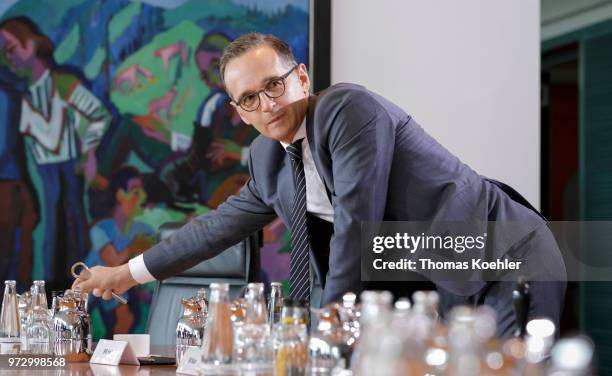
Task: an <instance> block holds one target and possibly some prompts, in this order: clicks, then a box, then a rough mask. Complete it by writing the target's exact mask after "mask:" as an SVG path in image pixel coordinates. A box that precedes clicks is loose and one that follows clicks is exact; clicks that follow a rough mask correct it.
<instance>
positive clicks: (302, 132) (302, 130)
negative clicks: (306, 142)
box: [280, 116, 306, 150]
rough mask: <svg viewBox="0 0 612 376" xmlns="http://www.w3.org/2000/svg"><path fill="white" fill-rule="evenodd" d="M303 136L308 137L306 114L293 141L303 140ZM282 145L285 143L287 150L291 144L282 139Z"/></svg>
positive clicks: (284, 146)
mask: <svg viewBox="0 0 612 376" xmlns="http://www.w3.org/2000/svg"><path fill="white" fill-rule="evenodd" d="M302 138H304V139H305V138H306V116H304V120H302V124H300V128H299V129H298V131H297V132H296V133H295V135H294V136H293V141H291V142H292V143H293V142H296V141H297V140H301V139H302ZM280 143H281V145H283V148H285V150H286V149H287V147H288V146H289V144H287V143H285V142H282V141H280Z"/></svg>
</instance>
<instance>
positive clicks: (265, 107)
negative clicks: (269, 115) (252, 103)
mask: <svg viewBox="0 0 612 376" xmlns="http://www.w3.org/2000/svg"><path fill="white" fill-rule="evenodd" d="M259 100H260V101H261V102H260V104H259V105H260V106H261V110H262V111H263V112H270V111H272V110H273V109H274V107H276V99H274V98H270V97H268V96H267V95H266V94H265V93H264V92H261V93H259Z"/></svg>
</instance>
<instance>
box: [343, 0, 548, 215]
mask: <svg viewBox="0 0 612 376" xmlns="http://www.w3.org/2000/svg"><path fill="white" fill-rule="evenodd" d="M539 17H540V5H539V2H538V1H532V0H519V1H517V0H495V1H491V0H461V1H457V0H379V1H373V0H332V56H331V59H332V64H331V67H332V68H331V79H332V82H333V83H336V82H345V81H348V82H355V83H360V84H363V85H365V86H367V87H368V88H370V89H371V90H373V91H376V92H378V93H380V94H382V95H384V96H386V97H388V98H389V99H391V100H392V101H394V102H395V103H397V104H398V105H400V106H401V107H403V108H404V109H405V110H406V111H407V112H408V113H410V114H411V115H413V117H414V118H415V119H416V120H417V122H419V123H420V124H421V125H422V126H423V127H424V128H425V129H426V131H428V132H429V133H430V134H432V135H433V136H434V137H435V138H437V139H438V141H440V142H441V143H442V144H443V145H445V146H446V147H447V148H448V149H450V150H451V151H452V152H453V153H454V154H456V155H457V156H458V157H459V158H461V159H462V160H463V161H464V162H466V163H467V164H469V165H470V166H471V167H472V168H474V169H475V170H476V171H478V172H479V173H481V174H483V175H487V176H490V177H493V178H497V179H499V180H502V181H505V182H507V183H508V184H511V185H512V186H514V187H515V188H516V189H517V190H519V191H520V192H521V193H523V195H524V196H525V197H526V198H527V199H528V200H529V201H530V202H531V203H533V204H534V206H536V207H539V202H540V200H539V195H540V193H539V192H540V191H539V190H540V119H539V116H540V96H539V90H540V84H539V82H540V73H539V69H540V67H539V64H540V57H539V54H540V34H539V26H540V18H539Z"/></svg>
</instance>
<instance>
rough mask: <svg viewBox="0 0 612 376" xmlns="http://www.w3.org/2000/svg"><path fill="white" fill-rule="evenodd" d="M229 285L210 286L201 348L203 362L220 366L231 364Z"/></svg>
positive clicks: (231, 341)
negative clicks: (208, 304)
mask: <svg viewBox="0 0 612 376" xmlns="http://www.w3.org/2000/svg"><path fill="white" fill-rule="evenodd" d="M230 314H231V313H230V302H229V285H228V284H227V283H211V284H210V306H209V308H208V317H207V319H206V330H205V332H204V339H203V343H202V348H203V350H204V355H203V361H204V362H205V363H208V364H214V365H221V364H230V363H232V353H233V329H232V321H231V318H230Z"/></svg>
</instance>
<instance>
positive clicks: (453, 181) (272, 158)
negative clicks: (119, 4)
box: [75, 33, 565, 335]
mask: <svg viewBox="0 0 612 376" xmlns="http://www.w3.org/2000/svg"><path fill="white" fill-rule="evenodd" d="M221 76H222V78H223V80H224V83H225V86H226V90H227V92H228V95H229V96H230V97H231V98H232V105H234V106H235V108H236V109H237V111H238V113H239V114H240V116H241V117H242V120H243V121H244V122H245V123H247V124H251V125H252V126H254V127H255V128H256V129H257V130H258V131H259V132H260V133H261V135H260V136H259V137H258V138H257V139H255V141H254V142H253V143H252V145H251V149H250V157H249V168H250V176H251V179H250V180H249V181H248V182H247V184H246V185H245V186H244V187H243V188H242V189H241V191H240V195H239V196H234V197H230V198H229V199H228V200H227V201H226V202H225V203H223V204H222V205H220V206H219V207H218V208H217V209H216V210H214V211H212V212H210V213H208V214H206V215H203V216H200V217H198V218H195V219H193V220H192V221H190V222H189V223H188V224H186V225H185V226H184V227H183V228H182V229H181V230H179V231H178V232H176V233H175V234H174V235H173V236H171V237H170V238H169V239H167V240H165V241H163V242H161V243H159V244H157V245H155V246H154V247H152V248H151V249H149V250H148V251H146V252H145V253H144V254H142V255H141V256H139V257H137V258H135V259H132V260H131V261H130V262H129V264H126V265H122V266H119V267H115V268H93V269H92V276H91V278H90V279H88V280H86V281H79V280H77V282H76V283H75V285H80V286H81V288H82V289H83V290H84V291H92V290H93V293H94V295H96V296H102V297H104V298H105V299H110V297H111V295H110V293H111V291H113V290H114V291H115V292H117V293H122V292H124V291H125V290H127V289H129V288H130V287H132V286H134V285H136V284H137V283H144V282H147V281H151V280H155V279H158V280H161V279H164V278H167V277H169V276H171V275H173V274H176V273H178V272H180V271H182V270H185V269H187V268H189V267H192V266H194V265H196V264H197V263H199V262H201V261H202V260H205V259H208V258H211V257H213V256H215V255H217V254H218V253H220V252H222V251H223V250H224V249H226V248H228V247H229V246H231V245H233V244H235V243H237V242H239V241H240V240H242V239H244V238H245V237H247V236H248V235H249V234H252V233H253V232H255V231H258V230H259V229H261V228H262V227H263V226H265V225H266V224H267V223H269V222H270V221H272V220H273V219H274V218H276V217H277V216H278V217H280V218H281V219H282V220H283V222H284V223H285V224H286V225H287V226H288V227H289V228H290V229H291V232H292V234H293V238H292V254H291V274H290V276H289V277H290V287H291V294H292V296H294V297H295V298H298V299H307V300H309V301H310V302H311V305H313V306H320V305H325V304H328V303H331V302H334V301H338V300H339V299H340V298H341V296H342V294H344V293H345V292H348V291H353V292H357V293H359V292H360V291H361V290H363V289H364V288H369V287H372V286H371V285H368V284H367V282H362V280H361V273H360V271H361V254H360V249H361V244H360V242H361V225H362V222H364V221H434V220H447V221H462V220H473V219H479V220H483V221H487V220H488V221H505V220H507V221H513V222H515V223H521V226H520V229H519V230H517V231H515V233H514V235H515V240H516V242H514V241H513V242H510V243H508V242H506V245H507V246H508V247H504V249H499V248H498V249H494V250H491V253H492V257H494V258H495V257H497V258H501V257H504V255H506V254H509V257H515V258H521V259H522V258H525V257H527V256H530V257H531V258H532V259H536V260H537V261H542V262H545V263H546V265H548V266H549V268H548V269H547V270H548V271H550V273H548V275H547V276H546V277H545V278H543V279H540V280H541V281H534V282H533V283H532V302H531V305H530V307H529V312H530V316H531V317H535V316H547V317H550V318H551V319H553V320H554V321H555V322H556V323H558V322H559V318H560V314H561V307H562V304H563V297H564V292H565V282H564V279H565V269H564V264H563V260H562V259H561V256H560V254H559V251H558V248H557V246H556V244H555V242H554V239H553V238H552V236H551V235H550V231H549V230H548V228H547V227H546V224H545V221H544V220H542V219H541V218H540V216H539V214H537V213H536V212H535V211H534V210H531V209H530V208H528V207H526V206H525V205H523V204H526V203H523V204H522V203H519V202H518V201H517V200H519V201H520V200H521V199H522V198H521V197H520V195H516V196H515V197H514V198H513V197H511V196H513V195H514V193H516V192H514V191H511V190H509V188H508V189H504V186H502V185H500V184H498V183H497V182H495V181H491V180H488V179H485V178H484V177H482V176H480V175H478V174H477V173H476V172H474V171H473V170H472V169H470V168H469V167H468V166H467V165H465V164H463V163H462V162H461V161H460V160H459V159H458V158H456V157H455V156H454V155H452V154H451V153H450V152H449V151H447V150H446V149H445V148H444V147H442V146H441V145H440V144H439V143H438V142H436V141H435V140H434V139H433V138H432V137H430V136H429V135H428V134H427V133H425V131H424V130H423V129H422V128H421V127H420V126H419V125H418V124H417V123H416V122H415V121H414V120H413V119H412V118H411V116H409V115H408V114H406V113H405V112H404V111H403V110H402V109H400V108H399V107H397V106H395V105H394V104H392V103H391V102H389V101H388V100H386V99H385V98H383V97H381V96H379V95H377V94H375V93H372V92H370V91H368V90H367V89H365V88H364V87H361V86H357V85H352V84H337V85H334V86H332V87H330V88H328V89H326V90H324V91H323V92H320V93H318V94H316V95H311V94H310V93H309V92H310V81H309V78H308V74H307V70H306V67H305V65H304V64H297V63H296V62H295V59H294V57H293V55H292V53H291V51H290V48H289V47H288V46H287V45H286V44H285V43H284V42H282V41H280V40H279V39H277V38H275V37H273V36H265V35H261V34H256V33H251V34H247V35H244V36H242V37H241V38H239V39H237V40H236V41H234V42H233V43H232V44H231V45H230V46H228V47H227V48H226V50H225V51H224V55H223V57H222V60H221ZM526 205H528V204H526ZM434 282H435V283H436V285H437V287H438V289H439V291H440V292H441V295H442V304H441V308H442V313H443V314H444V313H445V312H446V311H448V309H449V308H450V307H451V306H453V305H455V304H466V303H467V304H489V305H491V306H493V307H494V308H495V309H496V310H497V312H498V321H499V327H500V329H499V331H498V333H500V334H502V335H504V334H507V333H509V331H510V330H511V329H512V326H513V323H514V316H513V314H512V308H511V307H512V304H511V299H512V298H511V295H512V283H510V282H499V281H485V280H479V281H468V282H453V281H434ZM389 286H391V289H392V290H395V292H396V293H399V290H400V289H398V287H402V286H406V284H402V283H397V282H396V283H393V284H390V285H389ZM396 297H397V296H396Z"/></svg>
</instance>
